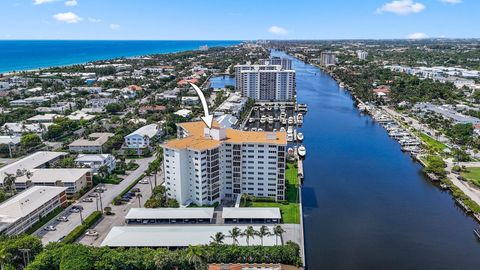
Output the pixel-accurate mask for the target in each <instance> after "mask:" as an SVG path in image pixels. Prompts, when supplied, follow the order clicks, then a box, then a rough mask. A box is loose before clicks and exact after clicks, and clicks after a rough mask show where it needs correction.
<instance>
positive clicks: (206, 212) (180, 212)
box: [125, 207, 214, 219]
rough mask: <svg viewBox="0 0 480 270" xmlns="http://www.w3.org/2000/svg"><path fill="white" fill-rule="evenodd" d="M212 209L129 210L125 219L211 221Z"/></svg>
mask: <svg viewBox="0 0 480 270" xmlns="http://www.w3.org/2000/svg"><path fill="white" fill-rule="evenodd" d="M213 211H214V208H213V207H200V208H131V209H130V211H128V213H127V215H126V216H125V219H211V218H213Z"/></svg>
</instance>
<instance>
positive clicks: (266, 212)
mask: <svg viewBox="0 0 480 270" xmlns="http://www.w3.org/2000/svg"><path fill="white" fill-rule="evenodd" d="M281 217H282V215H281V214H280V209H279V208H277V207H238V208H237V207H224V208H223V210H222V218H224V219H225V218H231V219H239V218H242V219H244V218H246V219H249V218H254V219H264V218H267V219H280V218H281Z"/></svg>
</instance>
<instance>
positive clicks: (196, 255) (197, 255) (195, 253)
mask: <svg viewBox="0 0 480 270" xmlns="http://www.w3.org/2000/svg"><path fill="white" fill-rule="evenodd" d="M186 258H187V260H188V262H189V263H193V265H194V266H195V270H197V269H198V264H201V263H202V262H203V250H202V247H201V246H192V245H189V246H188V248H187V255H186Z"/></svg>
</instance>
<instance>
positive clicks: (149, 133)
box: [124, 124, 161, 151]
mask: <svg viewBox="0 0 480 270" xmlns="http://www.w3.org/2000/svg"><path fill="white" fill-rule="evenodd" d="M160 134H161V129H160V127H159V126H158V125H157V124H150V125H146V126H143V127H141V128H139V129H137V130H135V131H134V132H132V133H130V134H128V135H127V136H125V145H124V147H125V148H127V149H136V150H138V151H139V150H140V149H145V148H148V147H150V142H151V141H152V139H153V138H154V137H156V136H159V135H160Z"/></svg>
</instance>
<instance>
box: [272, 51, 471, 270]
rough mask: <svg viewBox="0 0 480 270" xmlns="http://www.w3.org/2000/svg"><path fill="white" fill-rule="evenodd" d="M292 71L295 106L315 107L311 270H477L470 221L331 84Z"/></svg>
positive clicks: (312, 71)
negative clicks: (300, 104) (295, 87)
mask: <svg viewBox="0 0 480 270" xmlns="http://www.w3.org/2000/svg"><path fill="white" fill-rule="evenodd" d="M273 54H275V55H278V56H282V55H283V56H284V54H283V53H281V52H273ZM292 59H293V58H292ZM293 68H294V69H295V70H296V72H297V99H298V102H300V103H307V104H308V113H307V114H306V116H305V121H304V125H303V127H302V128H301V131H302V132H303V134H304V135H305V141H304V144H305V146H306V148H307V158H306V160H305V182H304V186H303V188H302V194H303V201H302V203H303V211H304V212H303V213H304V227H305V240H306V259H307V266H308V269H328V270H333V269H348V270H352V269H362V270H363V269H364V270H372V269H389V270H396V269H402V270H403V269H437V270H438V269H479V268H480V243H479V242H478V241H477V240H476V238H475V236H474V235H473V232H472V230H473V228H474V227H475V226H476V223H475V222H474V221H473V219H472V218H470V217H469V216H466V215H465V214H464V213H463V212H462V211H461V210H460V209H458V208H457V207H456V206H455V204H454V202H453V200H452V198H451V196H450V195H449V194H448V193H447V192H442V191H441V190H440V189H439V188H437V187H436V186H434V185H432V184H431V183H430V182H429V181H428V180H427V179H426V178H425V177H424V176H423V175H422V172H421V169H422V167H421V166H420V165H419V164H418V163H415V162H413V161H412V160H411V159H410V157H409V155H407V154H404V153H402V152H401V151H400V146H399V145H398V144H397V142H396V141H394V140H393V139H391V138H390V137H389V136H388V135H387V133H386V131H385V130H384V129H383V128H382V127H381V126H379V125H378V124H376V123H375V122H374V121H373V120H372V119H371V118H370V117H369V116H366V115H362V114H360V113H359V111H358V110H357V109H356V107H355V106H354V103H353V100H352V98H351V96H350V95H349V93H348V92H346V91H343V90H342V89H340V88H339V86H338V85H337V83H336V82H335V81H334V80H333V79H332V78H331V77H329V76H328V75H327V74H324V73H322V72H321V71H320V70H319V69H318V68H316V67H313V66H310V65H307V64H304V63H303V62H300V61H298V60H294V62H293Z"/></svg>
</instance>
